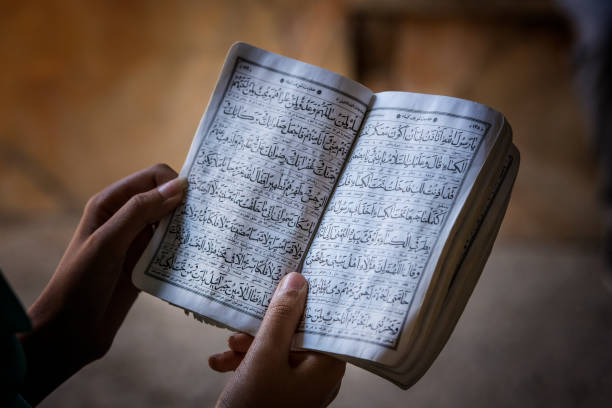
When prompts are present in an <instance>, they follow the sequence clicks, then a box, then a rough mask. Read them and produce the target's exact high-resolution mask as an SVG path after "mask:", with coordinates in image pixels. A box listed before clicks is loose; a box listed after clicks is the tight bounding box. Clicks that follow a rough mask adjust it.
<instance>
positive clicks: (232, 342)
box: [227, 333, 253, 353]
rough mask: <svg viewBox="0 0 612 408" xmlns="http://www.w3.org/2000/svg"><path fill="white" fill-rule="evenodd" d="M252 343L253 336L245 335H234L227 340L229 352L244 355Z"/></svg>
mask: <svg viewBox="0 0 612 408" xmlns="http://www.w3.org/2000/svg"><path fill="white" fill-rule="evenodd" d="M252 343H253V336H251V335H249V334H246V333H236V334H233V335H231V336H230V337H229V338H228V339H227V344H228V345H229V348H230V350H232V351H235V352H237V353H246V352H247V351H249V347H251V344H252Z"/></svg>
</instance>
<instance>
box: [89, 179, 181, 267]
mask: <svg viewBox="0 0 612 408" xmlns="http://www.w3.org/2000/svg"><path fill="white" fill-rule="evenodd" d="M186 187H187V179H186V178H184V177H178V178H175V179H173V180H171V181H169V182H167V183H165V184H163V185H162V186H160V187H158V188H154V189H152V190H149V191H147V192H145V193H140V194H136V195H135V196H133V197H132V198H130V199H129V200H128V201H127V203H125V204H124V205H123V206H122V207H121V208H120V209H119V210H118V211H117V212H116V213H115V214H114V215H113V216H112V217H111V218H110V219H109V220H108V221H107V222H105V223H104V224H103V225H102V226H101V227H100V228H98V229H97V230H96V231H95V232H94V233H93V234H92V235H91V236H90V239H91V240H93V241H97V242H98V243H99V244H101V245H102V246H103V247H104V248H107V249H109V250H111V251H112V252H114V253H115V254H118V255H121V256H125V254H126V252H127V250H128V248H129V247H130V245H131V244H132V242H133V241H134V239H135V238H136V236H137V235H138V234H139V233H140V232H141V231H142V230H143V229H144V228H145V227H146V226H148V225H149V224H152V223H154V222H156V221H158V220H160V219H161V218H162V217H163V216H165V215H166V214H168V213H169V212H170V211H171V210H173V209H174V208H175V207H176V206H177V205H178V204H179V203H180V202H181V199H182V198H183V194H184V190H185V188H186Z"/></svg>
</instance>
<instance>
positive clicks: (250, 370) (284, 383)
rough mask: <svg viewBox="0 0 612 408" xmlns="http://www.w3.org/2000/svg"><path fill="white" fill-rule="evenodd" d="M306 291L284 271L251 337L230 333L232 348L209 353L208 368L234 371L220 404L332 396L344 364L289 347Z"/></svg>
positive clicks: (309, 403)
mask: <svg viewBox="0 0 612 408" xmlns="http://www.w3.org/2000/svg"><path fill="white" fill-rule="evenodd" d="M307 292H308V284H307V282H306V279H304V277H303V276H302V275H301V274H299V273H296V272H292V273H290V274H288V275H287V276H285V277H284V278H283V279H282V280H281V282H280V283H279V285H278V288H277V290H276V292H275V293H274V297H273V298H272V301H271V302H270V306H269V307H268V310H267V311H266V315H265V317H264V320H263V322H262V324H261V327H260V328H259V331H258V332H257V335H256V336H255V338H254V339H253V338H252V337H251V336H248V335H246V334H238V335H234V336H232V337H231V338H230V348H232V350H229V351H226V352H225V353H221V354H216V355H213V356H211V357H210V359H209V364H210V366H211V368H212V369H214V370H216V371H221V372H225V371H231V370H236V372H235V373H234V375H233V376H232V377H231V379H230V381H229V382H228V384H227V385H226V386H225V388H224V389H223V392H222V393H221V395H220V396H219V400H218V401H217V406H218V407H287V406H291V407H322V406H327V405H328V404H329V403H331V402H332V401H333V399H334V398H335V397H336V395H337V393H338V390H339V389H340V383H341V382H342V377H343V376H344V370H345V368H346V363H345V362H343V361H340V360H337V359H335V358H332V357H330V356H327V355H324V354H321V353H317V352H310V351H308V352H306V351H305V352H290V348H291V340H292V338H293V334H294V333H295V329H296V328H297V325H298V323H299V321H300V318H301V316H302V312H303V311H304V305H305V303H306V294H307ZM245 353H246V354H245Z"/></svg>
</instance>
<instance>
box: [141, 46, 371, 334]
mask: <svg viewBox="0 0 612 408" xmlns="http://www.w3.org/2000/svg"><path fill="white" fill-rule="evenodd" d="M371 98H372V93H371V91H369V90H368V89H366V88H365V87H363V86H361V85H359V84H357V83H356V82H353V81H351V80H349V79H346V78H344V77H341V76H339V75H336V74H333V73H331V72H329V71H326V70H324V69H321V68H317V67H314V66H311V65H309V64H305V63H302V62H299V61H295V60H292V59H289V58H285V57H282V56H279V55H276V54H272V53H269V52H266V51H263V50H260V49H257V48H255V47H251V46H249V45H247V44H242V43H239V44H236V45H234V46H233V47H232V49H231V50H230V52H229V54H228V57H227V59H226V63H225V65H224V67H223V70H222V72H221V76H220V79H219V81H218V83H217V87H216V89H215V92H214V94H213V96H212V99H211V101H210V103H209V106H208V108H207V111H206V113H205V114H204V117H203V118H202V121H201V123H200V126H199V127H198V130H197V132H196V135H195V138H194V141H193V144H192V146H191V150H190V152H189V155H188V157H187V160H186V162H185V165H184V167H183V169H182V171H181V175H183V176H186V177H188V179H189V188H188V192H187V196H186V199H185V202H184V203H183V204H181V205H180V206H179V207H178V208H177V210H176V211H175V212H174V213H173V214H172V215H171V216H170V217H168V218H167V219H164V220H163V222H162V223H161V225H160V227H159V228H158V230H157V231H156V233H155V235H154V237H153V239H152V240H151V243H150V245H149V246H148V247H147V249H146V250H145V252H144V254H143V256H142V258H141V259H140V261H139V262H138V264H137V266H136V268H135V270H134V274H133V279H134V283H135V284H136V286H137V287H139V288H141V289H143V290H145V291H147V292H150V293H152V294H154V295H155V296H158V297H160V298H162V299H165V300H167V301H169V302H171V303H173V304H176V305H179V306H181V307H183V308H186V309H189V310H192V311H195V312H196V313H198V314H201V315H205V316H207V317H209V318H212V319H214V320H216V321H217V322H219V323H221V324H223V325H226V326H229V327H232V328H235V329H237V330H241V331H245V332H248V333H255V331H256V330H257V328H258V327H259V324H260V321H261V318H262V317H263V315H264V312H265V310H266V307H267V306H268V304H269V301H270V297H271V295H272V293H273V291H274V289H275V287H276V285H277V284H278V281H279V280H280V279H281V277H282V276H284V275H285V274H286V273H288V272H290V271H292V270H296V269H297V268H298V266H299V265H300V263H301V261H302V260H303V257H304V254H305V251H306V248H307V246H308V244H309V242H310V240H311V237H312V234H313V233H314V229H315V228H316V225H317V223H318V221H319V219H320V216H321V214H322V211H323V209H324V208H325V205H326V204H327V202H328V199H329V196H330V193H331V191H332V189H333V186H334V184H335V182H336V180H337V177H338V175H339V173H340V170H341V168H342V166H343V163H344V162H345V158H346V155H347V154H348V152H349V150H350V148H351V146H352V144H353V140H354V138H355V136H356V134H357V131H358V129H359V128H360V125H361V121H362V119H363V116H364V114H365V112H366V109H367V106H368V104H369V102H370V100H371Z"/></svg>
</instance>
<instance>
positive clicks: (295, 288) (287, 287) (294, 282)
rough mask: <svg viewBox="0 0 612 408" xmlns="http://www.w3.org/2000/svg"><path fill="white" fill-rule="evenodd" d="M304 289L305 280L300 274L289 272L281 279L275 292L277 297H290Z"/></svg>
mask: <svg viewBox="0 0 612 408" xmlns="http://www.w3.org/2000/svg"><path fill="white" fill-rule="evenodd" d="M305 287H306V279H305V278H304V277H303V276H302V274H301V273H297V272H291V273H290V274H288V275H287V276H285V277H284V278H283V280H282V281H281V283H280V287H279V289H278V290H277V291H276V294H277V295H280V294H284V295H292V296H297V295H298V294H299V293H300V291H301V290H302V289H304V288H305Z"/></svg>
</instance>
